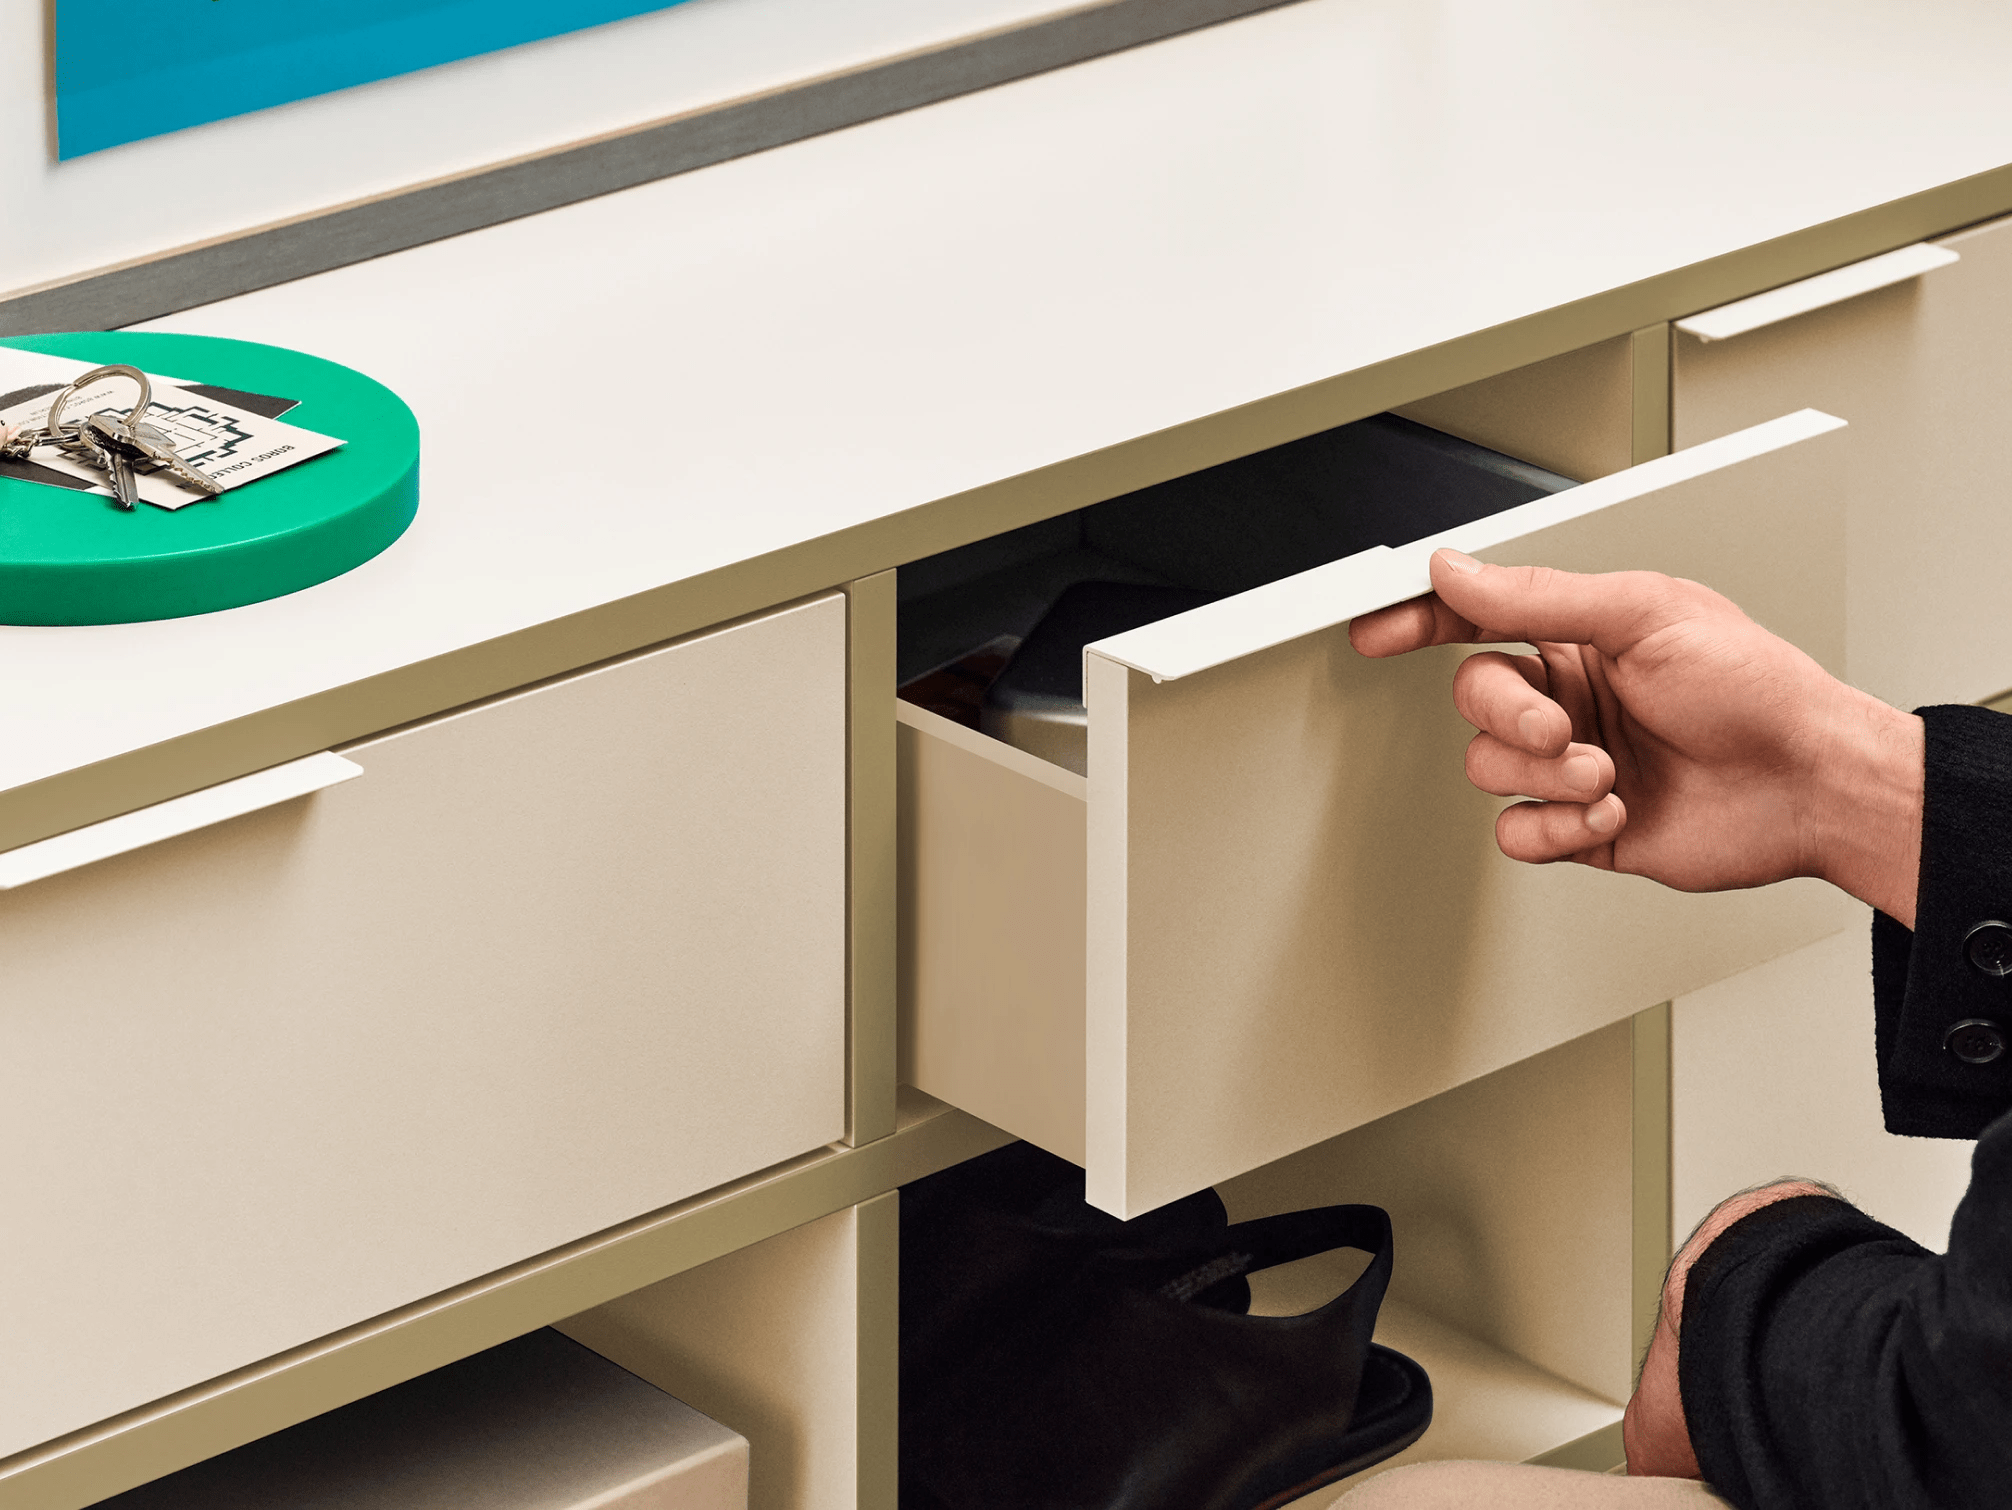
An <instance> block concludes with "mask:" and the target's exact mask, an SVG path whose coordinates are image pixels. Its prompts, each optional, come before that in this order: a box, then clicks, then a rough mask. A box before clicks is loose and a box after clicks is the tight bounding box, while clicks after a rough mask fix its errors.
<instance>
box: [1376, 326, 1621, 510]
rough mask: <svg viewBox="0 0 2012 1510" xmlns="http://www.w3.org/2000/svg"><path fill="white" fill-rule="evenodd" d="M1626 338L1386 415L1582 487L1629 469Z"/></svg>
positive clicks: (1501, 376) (1436, 396)
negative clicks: (1556, 474)
mask: <svg viewBox="0 0 2012 1510" xmlns="http://www.w3.org/2000/svg"><path fill="white" fill-rule="evenodd" d="M1629 343H1630V338H1629V337H1627V336H1616V337H1614V338H1613V339H1612V340H1609V341H1597V342H1595V343H1594V344H1593V345H1591V346H1582V347H1580V348H1579V349H1578V350H1577V351H1568V352H1565V353H1563V354H1562V355H1559V356H1555V357H1551V358H1549V359H1547V360H1545V361H1542V362H1532V363H1530V365H1529V366H1527V367H1518V368H1515V369H1513V370H1512V371H1509V372H1505V373H1502V374H1500V375H1499V376H1496V377H1491V378H1483V379H1482V380H1481V381H1480V382H1478V383H1469V384H1467V385H1466V386H1465V387H1463V388H1450V389H1448V390H1447V391H1446V392H1444V393H1436V394H1434V395H1433V396H1432V397H1431V398H1427V399H1420V400H1419V401H1418V402H1417V403H1415V404H1406V405H1405V406H1404V407H1403V408H1401V409H1397V410H1394V411H1393V412H1394V413H1397V414H1401V415H1403V416H1404V417H1405V418H1406V419H1415V420H1417V421H1418V422H1419V423H1420V424H1421V425H1430V426H1432V428H1433V429H1435V430H1444V431H1446V432H1447V433H1448V434H1449V435H1457V436H1459V437H1460V438H1461V439H1462V440H1471V441H1473V442H1474V443H1475V444H1476V445H1480V446H1488V447H1490V448H1491V449H1493V450H1496V451H1503V452H1506V453H1507V454H1509V455H1510V456H1515V457H1519V458H1520V459H1522V460H1524V461H1528V462H1534V463H1535V464H1536V465H1538V466H1540V467H1547V468H1549V469H1550V470H1551V471H1553V472H1562V473H1563V474H1564V475H1565V476H1567V477H1572V478H1576V479H1578V480H1579V481H1580V482H1587V481H1590V480H1591V479H1593V478H1595V477H1605V476H1606V475H1607V474H1608V473H1610V472H1619V471H1621V470H1622V469H1623V468H1625V467H1629V466H1632V465H1633V464H1634V462H1635V461H1636V459H1637V458H1636V457H1635V456H1634V455H1633V451H1632V447H1631V443H1630V442H1631V436H1632V433H1633V432H1632V425H1633V416H1634V409H1633V405H1634V366H1633V359H1632V354H1631V348H1630V344H1629Z"/></svg>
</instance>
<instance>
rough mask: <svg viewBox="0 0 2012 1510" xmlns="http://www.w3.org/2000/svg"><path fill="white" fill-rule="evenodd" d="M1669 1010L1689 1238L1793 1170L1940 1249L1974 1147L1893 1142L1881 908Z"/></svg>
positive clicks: (1678, 1194)
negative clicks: (1880, 993) (1875, 1039)
mask: <svg viewBox="0 0 2012 1510" xmlns="http://www.w3.org/2000/svg"><path fill="white" fill-rule="evenodd" d="M1852 910H1853V911H1854V913H1855V914H1856V915H1857V919H1856V921H1857V926H1855V927H1852V928H1850V929H1848V930H1846V931H1845V932H1842V933H1838V934H1835V935H1833V936H1831V937H1829V938H1826V939H1822V940H1820V941H1819V942H1817V943H1814V944H1810V945H1809V946H1807V947H1806V948H1803V949H1798V950H1797V951H1795V952H1794V953H1793V954H1785V955H1783V956H1782V957H1781V958H1780V959H1776V960H1771V961H1769V962H1768V963H1767V964H1765V965H1761V966H1759V967H1757V968H1756V969H1752V970H1747V971H1743V972H1742V973H1741V974H1739V975H1736V976H1734V977H1732V978H1731V979H1730V980H1723V981H1720V982H1718V983H1717V984H1716V985H1712V986H1707V987H1706V988H1705V989H1704V990H1702V991H1697V992H1694V993H1693V994H1691V995H1688V996H1680V997H1678V998H1677V1000H1676V1001H1675V1003H1673V1004H1672V1007H1671V1074H1670V1083H1671V1173H1672V1184H1673V1199H1674V1213H1675V1222H1674V1230H1673V1241H1674V1242H1678V1243H1680V1242H1682V1241H1683V1240H1684V1239H1685V1238H1686V1237H1688V1236H1689V1235H1690V1233H1691V1231H1692V1229H1693V1228H1695V1227H1696V1226H1697V1224H1698V1223H1699V1222H1700V1221H1701V1220H1703V1219H1704V1216H1705V1214H1706V1213H1707V1212H1708V1211H1710V1210H1711V1209H1712V1207H1713V1206H1715V1205H1717V1204H1718V1203H1719V1202H1720V1201H1722V1200H1724V1199H1725V1198H1726V1197H1727V1196H1729V1195H1731V1194H1732V1193H1733V1192H1734V1191H1736V1190H1744V1189H1745V1188H1746V1187H1747V1186H1749V1185H1757V1184H1760V1183H1762V1182H1763V1181H1766V1180H1773V1179H1778V1178H1780V1177H1781V1176H1783V1175H1808V1176H1812V1177H1814V1178H1816V1179H1819V1180H1825V1181H1828V1182H1829V1183H1831V1184H1833V1185H1836V1186H1837V1187H1838V1188H1839V1189H1841V1190H1842V1191H1844V1193H1845V1194H1846V1195H1847V1196H1849V1197H1851V1199H1852V1200H1854V1201H1856V1202H1858V1203H1859V1204H1860V1205H1861V1206H1863V1207H1864V1208H1865V1209H1866V1210H1867V1211H1869V1212H1871V1213H1872V1214H1873V1215H1874V1216H1876V1217H1878V1218H1879V1219H1880V1220H1881V1221H1883V1222H1887V1223H1890V1224H1891V1225H1893V1226H1895V1227H1898V1228H1899V1229H1900V1230H1901V1231H1903V1232H1905V1233H1906V1234H1907V1235H1908V1236H1909V1237H1911V1238H1913V1239H1914V1240H1915V1241H1916V1242H1919V1243H1923V1244H1925V1245H1927V1246H1928V1247H1930V1248H1934V1249H1935V1250H1937V1251H1938V1252H1939V1251H1941V1249H1942V1248H1943V1247H1945V1246H1946V1245H1947V1243H1948V1241H1949V1218H1950V1214H1951V1213H1952V1212H1953V1211H1954V1210H1955V1209H1956V1203H1957V1202H1958V1201H1960V1200H1961V1199H1962V1198H1963V1192H1964V1190H1965V1189H1966V1188H1967V1187H1968V1186H1969V1183H1970V1151H1971V1148H1972V1147H1973V1146H1974V1145H1972V1144H1971V1143H1968V1142H1963V1141H1957V1140H1950V1139H1943V1138H1897V1137H1894V1136H1892V1135H1890V1134H1889V1133H1888V1132H1887V1131H1886V1128H1885V1124H1884V1123H1883V1121H1882V1120H1881V1117H1880V1110H1879V1079H1878V1075H1877V1072H1876V1069H1875V1066H1874V1062H1873V1053H1872V975H1871V962H1872V945H1871V941H1870V932H1871V929H1870V926H1869V914H1868V913H1867V910H1866V909H1865V908H1863V907H1860V906H1858V905H1857V904H1853V909H1852Z"/></svg>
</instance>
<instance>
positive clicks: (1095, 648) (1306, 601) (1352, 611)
mask: <svg viewBox="0 0 2012 1510" xmlns="http://www.w3.org/2000/svg"><path fill="white" fill-rule="evenodd" d="M1843 427H1844V421H1843V420H1841V419H1836V418H1834V417H1832V416H1831V415H1828V414H1825V413H1823V412H1822V411H1821V410H1817V409H1798V410H1797V411H1796V412H1795V413H1793V414H1784V415H1783V416H1782V417H1781V418H1780V419H1771V420H1769V421H1767V422H1766V423H1765V424H1760V425H1754V426H1752V427H1751V428H1749V429H1746V430H1735V431H1734V432H1733V433H1732V434H1731V435H1721V436H1720V437H1719V438H1718V439H1717V440H1708V441H1706V442H1704V444H1702V445H1697V446H1691V447H1688V448H1686V449H1685V450H1682V451H1678V452H1676V453H1674V454H1673V455H1670V456H1659V457H1657V458H1656V459H1655V460H1654V461H1645V462H1642V463H1641V464H1640V465H1638V466H1633V467H1629V468H1628V469H1627V470H1626V471H1625V472H1615V473H1612V474H1610V475H1609V476H1606V477H1601V478H1597V479H1596V480H1594V481H1592V482H1582V483H1580V484H1579V485H1578V486H1577V487H1576V488H1566V489H1565V490H1564V491H1563V492H1560V493H1552V494H1550V495H1549V496H1548V497H1544V498H1537V499H1533V500H1532V501H1530V502H1529V503H1520V504H1518V505H1516V507H1515V508H1512V509H1504V510H1503V511H1502V512H1501V513H1499V514H1490V515H1489V516H1488V517H1487V518H1485V519H1477V520H1475V521H1474V522H1473V523H1471V524H1457V525H1455V526H1454V527H1453V528H1452V529H1448V530H1441V531H1440V532H1439V533H1438V534H1436V535H1428V536H1427V537H1426V538H1425V539H1423V540H1414V541H1413V542H1412V543H1411V544H1409V545H1401V546H1399V547H1397V548H1396V549H1395V550H1393V549H1391V548H1390V547H1389V546H1387V545H1372V546H1371V547H1370V548H1369V549H1368V550H1365V551H1358V552H1357V553H1356V554H1355V555H1353V556H1344V557H1343V558H1342V559H1341V560H1339V561H1330V562H1329V563H1328V564H1327V565H1325V566H1316V567H1314V568H1313V569H1312V570H1311V571H1303V572H1300V573H1299V574H1298V575H1296V576H1291V577H1281V578H1280V579H1279V580H1278V581H1276V582H1268V583H1266V584H1265V585H1264V586H1262V587H1254V588H1252V589H1251V590H1250V591H1249V592H1242V593H1238V594H1237V595H1236V596H1235V597H1230V598H1218V599H1217V600H1216V601H1215V602H1213V603H1204V604H1203V605H1202V606H1201V607H1200V608H1190V609H1189V610H1188V611H1187V612H1186V613H1177V614H1175V615H1174V616H1173V617H1172V618H1170V619H1161V620H1160V621H1159V622H1158V623H1156V624H1148V625H1146V626H1145V627H1144V628H1143V629H1128V630H1126V631H1125V632H1124V633H1123V634H1117V635H1113V636H1111V638H1109V639H1108V640H1098V641H1097V642H1096V643H1095V644H1094V645H1086V646H1085V647H1084V649H1083V653H1084V655H1086V656H1089V655H1101V656H1104V657H1105V658H1106V659H1108V660H1113V661H1117V662H1119V663H1120V664H1121V665H1126V666H1130V667H1131V668H1132V669H1133V670H1134V671H1143V672H1145V674H1146V675H1147V676H1150V677H1151V678H1152V679H1153V680H1154V681H1156V682H1171V681H1178V680H1179V679H1180V678H1181V677H1184V676H1192V675H1194V674H1195V673H1196V672H1198V671H1207V670H1208V669H1210V668H1211V667H1213V666H1220V665H1222V664H1224V663H1225V662H1227V661H1234V660H1239V659H1241V658H1242V657H1244V656H1247V655H1255V654H1257V652H1259V651H1260V650H1269V649H1270V648H1271V647H1272V646H1273V645H1283V644H1284V643H1285V642H1286V641H1287V640H1296V639H1298V638H1299V637H1300V636H1301V635H1307V634H1314V633H1317V632H1319V631H1320V630H1323V629H1330V628H1332V627H1333V626H1335V625H1337V624H1343V623H1346V622H1347V621H1348V620H1350V619H1352V618H1354V617H1355V616H1356V615H1358V614H1364V613H1368V612H1370V611H1371V610H1372V609H1377V608H1388V607H1389V606H1390V605H1391V604H1392V603H1401V602H1403V601H1404V600H1405V599H1406V598H1415V597H1418V596H1420V595H1421V594H1423V593H1428V592H1431V591H1432V553H1433V552H1434V551H1436V550H1438V549H1439V548H1440V547H1441V546H1451V547H1452V548H1453V549H1455V550H1459V551H1467V552H1469V553H1473V552H1477V551H1485V550H1489V549H1491V548H1493V547H1495V546H1498V545H1505V544H1507V543H1508V542H1509V541H1511V540H1515V539H1518V538H1519V537H1521V536H1523V535H1528V534H1534V533H1535V532H1536V531H1538V530H1541V529H1549V528H1550V527H1551V526H1553V525H1555V524H1559V523H1562V522H1563V521H1565V520H1568V519H1576V518H1578V517H1579V516H1580V515H1582V514H1591V513H1594V512H1596V511H1598V510H1600V509H1604V508H1611V507H1612V506H1613V505H1615V504H1617V503H1625V502H1627V501H1628V500H1629V499H1631V498H1640V497H1642V496H1643V495H1644V494H1648V493H1653V492H1656V491H1657V490H1659V489H1662V488H1668V487H1674V486H1675V485H1676V484H1678V483H1680V482H1688V481H1690V480H1691V479H1693V478H1696V477H1703V476H1704V475H1706V474H1707V473H1710V472H1716V471H1718V470H1720V469H1721V468H1723V467H1729V466H1733V465H1734V464H1736V463H1738V462H1742V461H1750V460H1752V459H1753V458H1754V457H1756V456H1764V455H1766V454H1767V453H1768V452H1770V451H1779V450H1781V449H1782V448H1783V447H1786V446H1792V445H1796V444H1798V443H1800V442H1802V441H1805V440H1810V439H1812V438H1814V437H1815V436H1818V435H1823V434H1825V433H1827V432H1828V431H1831V430H1839V429H1842V428H1843Z"/></svg>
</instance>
